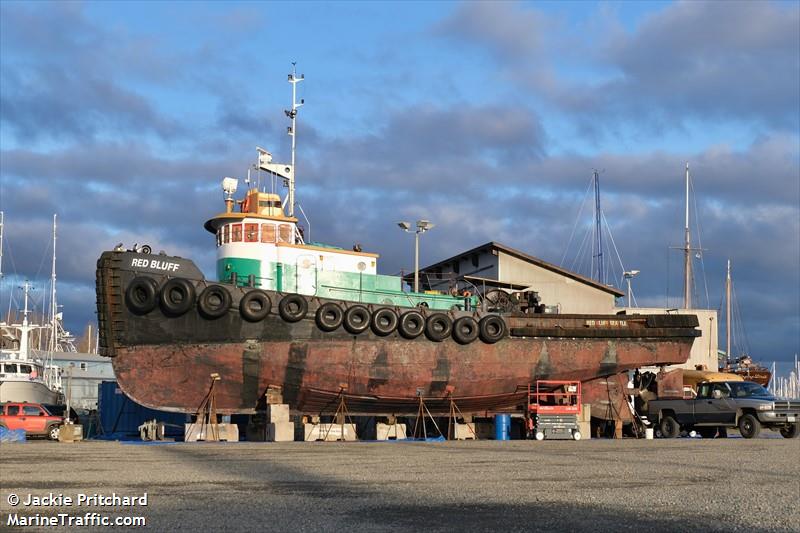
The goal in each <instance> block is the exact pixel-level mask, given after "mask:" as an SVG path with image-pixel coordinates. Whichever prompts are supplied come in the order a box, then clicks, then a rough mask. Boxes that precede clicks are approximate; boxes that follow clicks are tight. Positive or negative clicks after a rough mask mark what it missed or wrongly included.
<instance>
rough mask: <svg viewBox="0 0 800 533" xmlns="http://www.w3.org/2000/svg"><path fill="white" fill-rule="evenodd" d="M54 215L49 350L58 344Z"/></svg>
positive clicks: (53, 349) (52, 350)
mask: <svg viewBox="0 0 800 533" xmlns="http://www.w3.org/2000/svg"><path fill="white" fill-rule="evenodd" d="M56 217H57V215H55V214H54V215H53V266H52V269H51V270H50V351H51V352H54V351H55V350H56V346H57V345H58V323H57V320H56V316H57V312H58V311H57V309H56Z"/></svg>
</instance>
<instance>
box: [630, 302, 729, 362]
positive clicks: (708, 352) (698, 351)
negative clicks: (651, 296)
mask: <svg viewBox="0 0 800 533" xmlns="http://www.w3.org/2000/svg"><path fill="white" fill-rule="evenodd" d="M624 309H625V310H626V312H627V313H628V314H629V315H633V314H640V315H662V314H667V310H666V309H663V308H661V307H626V308H624ZM670 314H679V315H697V320H698V321H699V322H700V326H699V329H700V331H701V332H702V335H701V336H700V337H697V338H695V340H694V344H692V351H691V353H690V354H689V360H688V361H687V362H686V363H685V364H683V365H673V366H670V367H668V368H669V369H672V368H685V369H689V370H694V369H695V368H696V367H697V366H698V365H703V366H705V367H706V369H707V370H717V364H718V363H717V343H718V336H717V333H718V329H717V328H718V326H719V324H718V320H717V311H716V310H715V309H678V310H677V311H675V310H670Z"/></svg>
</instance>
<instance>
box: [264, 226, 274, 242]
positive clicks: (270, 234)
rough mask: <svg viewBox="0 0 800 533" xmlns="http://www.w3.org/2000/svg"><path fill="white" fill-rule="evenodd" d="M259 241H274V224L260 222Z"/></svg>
mask: <svg viewBox="0 0 800 533" xmlns="http://www.w3.org/2000/svg"><path fill="white" fill-rule="evenodd" d="M261 242H269V243H272V242H275V225H274V224H261Z"/></svg>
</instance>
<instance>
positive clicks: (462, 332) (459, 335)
mask: <svg viewBox="0 0 800 533" xmlns="http://www.w3.org/2000/svg"><path fill="white" fill-rule="evenodd" d="M452 335H453V338H454V339H455V340H456V342H458V343H459V344H469V343H471V342H472V341H474V340H475V339H477V338H478V323H477V322H475V319H474V318H472V317H471V316H462V317H461V318H459V319H456V321H455V322H453V333H452Z"/></svg>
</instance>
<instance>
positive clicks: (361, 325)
mask: <svg viewBox="0 0 800 533" xmlns="http://www.w3.org/2000/svg"><path fill="white" fill-rule="evenodd" d="M370 318H371V317H370V315H369V309H367V308H366V307H364V306H363V305H354V306H353V307H348V308H347V311H345V312H344V329H346V330H347V331H349V332H350V333H352V334H353V335H358V334H359V333H363V332H364V331H366V330H367V328H369V323H370Z"/></svg>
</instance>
